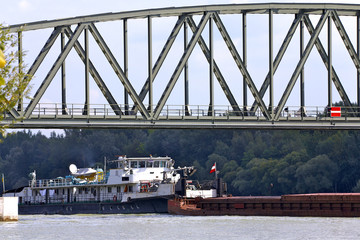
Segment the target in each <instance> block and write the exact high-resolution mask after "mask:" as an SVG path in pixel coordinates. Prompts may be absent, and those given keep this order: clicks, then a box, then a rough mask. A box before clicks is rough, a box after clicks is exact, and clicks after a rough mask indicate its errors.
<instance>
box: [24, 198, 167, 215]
mask: <svg viewBox="0 0 360 240" xmlns="http://www.w3.org/2000/svg"><path fill="white" fill-rule="evenodd" d="M167 200H168V198H151V199H134V200H131V201H129V202H115V201H111V202H86V203H84V202H74V203H64V204H36V205H35V204H34V205H27V204H23V205H19V214H20V215H33V214H45V215H46V214H63V215H70V214H144V213H168V208H167Z"/></svg>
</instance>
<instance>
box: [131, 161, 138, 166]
mask: <svg viewBox="0 0 360 240" xmlns="http://www.w3.org/2000/svg"><path fill="white" fill-rule="evenodd" d="M130 167H131V168H137V167H138V162H137V161H131V162H130Z"/></svg>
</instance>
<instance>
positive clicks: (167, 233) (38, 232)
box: [0, 214, 360, 240]
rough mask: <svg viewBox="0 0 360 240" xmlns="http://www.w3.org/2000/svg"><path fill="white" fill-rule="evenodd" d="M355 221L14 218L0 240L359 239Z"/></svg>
mask: <svg viewBox="0 0 360 240" xmlns="http://www.w3.org/2000/svg"><path fill="white" fill-rule="evenodd" d="M359 226H360V218H307V217H306V218H305V217H302V218H298V217H241V216H220V217H185V216H172V215H166V214H163V215H159V214H150V215H69V216H64V215H47V216H46V215H32V216H28V215H20V216H19V221H18V222H0V239H11V240H13V239H46V240H49V239H86V240H92V239H96V240H99V239H107V240H108V239H157V240H160V239H166V240H171V239H177V240H178V239H261V240H263V239H301V240H304V239H327V240H329V239H360V227H359Z"/></svg>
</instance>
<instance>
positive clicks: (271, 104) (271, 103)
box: [269, 9, 281, 119]
mask: <svg viewBox="0 0 360 240" xmlns="http://www.w3.org/2000/svg"><path fill="white" fill-rule="evenodd" d="M269 74H270V75H269V76H270V88H269V110H270V115H271V119H274V64H273V11H272V9H269ZM280 110H281V109H278V111H280Z"/></svg>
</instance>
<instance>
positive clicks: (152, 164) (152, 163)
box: [146, 161, 154, 168]
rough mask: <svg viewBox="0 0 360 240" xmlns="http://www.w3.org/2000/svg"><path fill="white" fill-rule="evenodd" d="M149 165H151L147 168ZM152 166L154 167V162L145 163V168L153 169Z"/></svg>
mask: <svg viewBox="0 0 360 240" xmlns="http://www.w3.org/2000/svg"><path fill="white" fill-rule="evenodd" d="M149 164H151V165H150V166H149ZM153 166H154V161H146V168H153Z"/></svg>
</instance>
